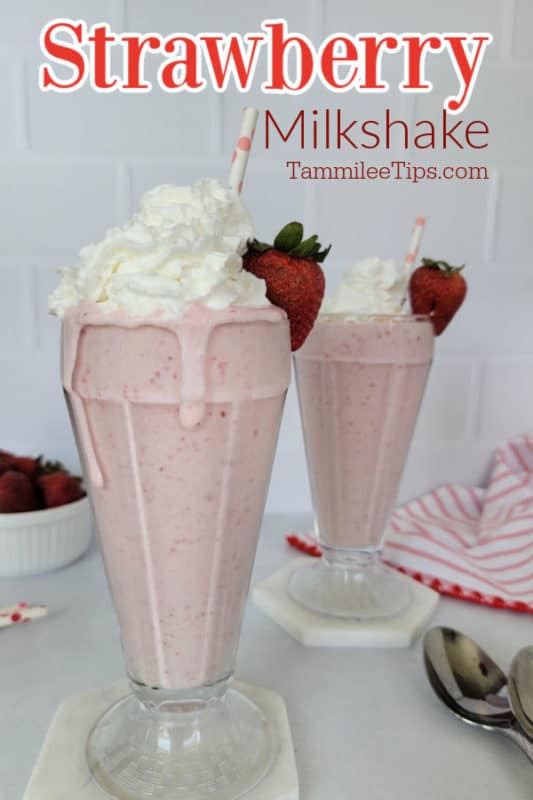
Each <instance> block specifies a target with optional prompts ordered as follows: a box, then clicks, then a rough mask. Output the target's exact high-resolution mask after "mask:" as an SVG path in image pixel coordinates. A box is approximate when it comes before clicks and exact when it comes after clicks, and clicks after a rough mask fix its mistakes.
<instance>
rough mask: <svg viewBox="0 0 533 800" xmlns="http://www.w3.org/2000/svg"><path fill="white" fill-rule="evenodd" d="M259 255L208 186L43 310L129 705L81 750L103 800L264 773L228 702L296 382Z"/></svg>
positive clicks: (233, 697)
mask: <svg viewBox="0 0 533 800" xmlns="http://www.w3.org/2000/svg"><path fill="white" fill-rule="evenodd" d="M251 237H252V228H251V224H250V220H249V217H248V215H247V213H246V211H245V209H244V207H243V205H242V202H241V200H240V198H239V196H238V195H237V194H236V192H235V191H233V190H231V189H226V188H224V187H223V186H221V185H220V184H219V183H218V182H217V181H214V180H203V181H200V182H198V183H197V184H195V185H194V186H192V187H175V186H162V187H157V188H156V189H154V190H152V191H151V192H149V193H148V194H147V195H145V196H144V198H143V199H142V202H141V206H140V210H139V212H138V213H137V214H136V215H135V217H134V218H133V220H132V221H131V222H130V223H128V224H127V225H125V226H124V227H123V228H120V229H113V230H111V231H109V232H108V234H107V235H106V237H105V239H104V241H103V242H101V243H100V244H97V245H92V246H90V247H88V248H85V249H84V250H82V252H81V258H80V263H79V265H78V267H77V268H76V269H74V270H68V271H65V272H64V275H63V279H62V282H61V284H60V286H59V287H58V289H57V290H56V292H55V293H54V295H53V296H52V298H51V309H52V311H53V312H55V313H56V314H58V315H59V316H61V317H62V319H63V356H62V378H63V385H64V388H65V393H66V397H67V402H68V406H69V410H70V413H71V418H72V422H73V427H74V430H75V432H76V437H77V444H78V448H79V451H80V456H81V459H82V462H83V466H84V474H85V478H86V483H87V487H88V489H89V493H90V496H91V500H92V504H93V508H94V511H95V515H96V519H97V523H98V528H99V532H100V541H101V547H102V552H103V557H104V562H105V568H106V572H107V576H108V581H109V585H110V588H111V593H112V597H113V602H114V605H115V609H116V612H117V616H118V619H119V623H120V629H121V638H122V646H123V651H124V657H125V661H126V666H127V670H128V674H129V676H130V679H131V684H132V689H133V692H134V695H135V697H132V696H130V697H128V698H126V700H125V701H121V703H120V704H118V706H116V707H114V708H112V709H111V710H110V711H109V712H107V713H106V715H104V718H103V720H102V722H101V723H100V724H99V725H97V727H96V728H95V730H94V732H93V734H92V735H91V738H90V741H89V750H88V753H89V764H90V767H91V771H92V773H93V775H94V777H95V778H96V780H97V782H98V783H99V784H100V785H101V786H102V787H103V788H104V789H106V790H107V791H108V792H110V793H111V794H113V796H121V797H122V796H124V797H126V796H127V797H128V798H144V797H152V796H153V794H152V792H153V789H154V781H156V782H157V787H158V792H159V793H158V794H157V796H158V797H160V798H162V800H163V798H167V797H168V798H171V797H176V796H177V795H176V794H175V792H176V787H181V789H182V793H180V794H179V796H180V797H184V798H189V797H191V798H193V797H197V796H204V795H203V794H201V792H200V791H199V790H198V789H197V788H195V787H201V786H202V785H203V783H206V787H207V788H209V792H210V794H209V796H210V797H211V796H212V797H213V798H218V797H219V796H220V797H224V798H230V797H234V796H235V797H236V796H238V795H239V796H240V792H241V791H242V789H243V787H244V788H246V787H249V786H250V785H253V784H254V783H256V782H257V780H259V779H260V778H261V776H262V774H264V772H265V769H267V768H268V765H269V763H270V759H271V757H272V752H273V745H272V741H271V736H270V733H269V731H268V726H267V725H266V722H265V720H264V719H263V718H262V716H261V714H260V712H259V710H258V709H257V707H256V706H254V705H253V704H252V703H251V702H250V701H249V700H248V699H247V698H246V697H244V696H243V695H241V694H240V693H238V692H236V691H235V690H234V689H228V682H229V681H230V679H231V676H232V673H233V669H234V663H235V656H236V650H237V645H238V640H239V634H240V628H241V622H242V615H243V610H244V605H245V600H246V597H247V592H248V585H249V581H250V575H251V570H252V565H253V560H254V556H255V550H256V545H257V537H258V533H259V528H260V524H261V519H262V515H263V510H264V504H265V499H266V493H267V489H268V483H269V478H270V471H271V467H272V461H273V456H274V451H275V446H276V440H277V435H278V429H279V424H280V420H281V413H282V409H283V402H284V397H285V393H286V390H287V387H288V384H289V380H290V338H289V325H288V321H287V316H286V314H285V312H284V311H282V310H280V309H279V308H276V307H275V306H272V305H271V304H270V303H269V301H268V300H267V299H266V296H265V285H264V282H263V281H262V280H259V279H258V278H256V277H255V276H253V275H251V274H249V273H248V272H246V271H244V270H243V269H242V253H243V252H244V250H245V248H246V242H247V241H248V239H250V238H251ZM139 701H140V702H139ZM192 710H194V713H192ZM170 712H173V714H172V716H169V715H170ZM163 718H164V719H165V725H167V727H168V729H169V730H170V729H171V732H170V733H169V732H168V730H167V734H166V735H168V736H169V737H170V741H169V743H167V745H165V746H166V747H167V749H168V750H169V752H170V751H171V754H172V759H171V760H170V761H167V760H165V759H164V758H163V757H162V755H161V753H162V746H161V744H160V743H159V744H158V742H159V738H160V736H161V724H162V719H163ZM192 739H195V740H196V741H197V744H198V750H197V752H196V753H195V755H194V758H192V757H191V756H190V748H189V749H188V745H187V742H190V741H192ZM204 743H205V747H204ZM163 749H164V748H163ZM218 752H220V757H216V756H215V754H216V753H218ZM219 762H220V763H219ZM222 762H223V763H222ZM154 776H155V777H154ZM134 779H135V780H134ZM184 781H185V782H186V783H187V785H186V786H185V785H184ZM189 784H190V785H189ZM228 786H230V787H231V786H233V787H234V788H233V789H231V791H230V790H229V789H228ZM207 788H206V789H205V790H206V791H207ZM126 790H127V791H128V792H129V793H127V794H121V792H125V791H126ZM219 790H220V792H219ZM202 791H204V789H202ZM232 792H233V793H232Z"/></svg>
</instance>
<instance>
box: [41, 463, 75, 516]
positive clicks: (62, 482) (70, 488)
mask: <svg viewBox="0 0 533 800" xmlns="http://www.w3.org/2000/svg"><path fill="white" fill-rule="evenodd" d="M37 486H38V487H39V490H40V492H41V496H42V499H43V503H44V505H45V507H46V508H55V507H56V506H65V505H67V503H73V502H74V501H75V500H79V499H80V498H81V497H84V496H85V492H84V491H83V489H82V486H81V483H80V480H79V478H75V477H74V476H73V475H70V474H69V473H68V472H65V471H63V470H58V471H56V472H49V473H45V474H44V475H40V476H39V477H38V478H37Z"/></svg>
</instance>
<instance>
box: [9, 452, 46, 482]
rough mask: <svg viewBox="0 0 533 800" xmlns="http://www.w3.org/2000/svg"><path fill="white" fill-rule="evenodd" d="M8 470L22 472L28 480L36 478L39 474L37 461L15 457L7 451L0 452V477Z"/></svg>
mask: <svg viewBox="0 0 533 800" xmlns="http://www.w3.org/2000/svg"><path fill="white" fill-rule="evenodd" d="M10 469H13V470H15V471H16V472H23V473H24V475H27V476H28V478H36V477H37V474H38V472H39V459H37V458H30V457H26V456H16V455H14V454H13V453H9V452H8V451H7V450H0V475H2V474H3V473H4V472H7V470H10Z"/></svg>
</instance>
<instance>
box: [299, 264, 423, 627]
mask: <svg viewBox="0 0 533 800" xmlns="http://www.w3.org/2000/svg"><path fill="white" fill-rule="evenodd" d="M404 292H405V281H404V280H403V279H402V277H401V276H400V275H399V273H398V271H397V269H396V266H395V265H394V263H393V262H383V261H380V260H379V259H367V260H366V261H363V262H361V263H359V264H356V265H355V266H354V267H353V268H352V270H350V271H349V272H348V273H347V274H346V275H345V277H344V279H343V281H342V283H341V285H340V287H339V289H338V291H337V293H336V294H335V295H333V296H332V297H331V298H326V300H325V301H324V304H323V306H322V310H321V313H320V316H319V318H318V322H317V324H316V325H315V327H314V329H313V331H312V332H311V334H310V336H309V338H308V339H307V341H306V343H305V344H304V346H303V347H302V348H301V349H300V350H299V351H298V352H297V353H296V356H295V364H296V377H297V384H298V396H299V401H300V409H301V418H302V425H303V431H304V439H305V447H306V454H307V464H308V470H309V479H310V484H311V492H312V497H313V506H314V510H315V516H316V526H317V534H318V537H319V540H320V544H321V546H322V547H323V550H324V557H323V559H322V560H321V562H320V563H318V564H316V565H314V566H313V567H304V568H302V569H300V570H297V571H296V572H295V573H294V574H293V576H292V579H291V583H290V587H289V588H290V593H291V595H292V596H293V598H294V599H296V600H298V602H300V603H302V604H303V605H306V606H307V607H311V608H313V610H317V611H320V612H322V613H327V614H331V615H335V616H343V617H360V618H372V617H384V616H389V615H391V614H394V613H398V612H399V611H401V610H402V608H404V607H405V606H406V605H407V603H408V602H409V592H408V588H407V589H406V586H405V581H401V580H399V579H397V577H396V575H395V574H394V573H393V572H391V571H388V570H386V568H384V567H383V566H382V565H381V564H379V561H378V558H379V553H380V549H381V545H382V540H383V535H384V531H385V527H386V524H387V520H388V517H389V515H390V514H391V512H392V509H393V506H394V502H395V500H396V496H397V493H398V489H399V485H400V480H401V477H402V472H403V468H404V464H405V461H406V458H407V454H408V452H409V447H410V444H411V439H412V435H413V431H414V427H415V423H416V419H417V414H418V409H419V406H420V402H421V400H422V396H423V393H424V387H425V383H426V378H427V374H428V370H429V366H430V363H431V358H432V353H433V339H434V337H433V328H432V324H431V322H430V320H429V318H428V317H424V316H413V315H411V314H409V313H402V299H403V296H404Z"/></svg>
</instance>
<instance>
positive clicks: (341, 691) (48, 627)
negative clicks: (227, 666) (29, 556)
mask: <svg viewBox="0 0 533 800" xmlns="http://www.w3.org/2000/svg"><path fill="white" fill-rule="evenodd" d="M309 521H310V517H309V515H281V514H271V515H268V516H267V517H266V519H265V523H264V526H263V531H262V534H261V540H260V545H259V550H258V556H257V562H256V566H255V571H254V576H253V582H254V583H255V582H257V581H258V580H262V579H263V578H265V577H267V576H268V575H270V574H271V573H272V572H273V571H274V570H276V569H278V568H279V567H280V566H281V565H282V564H283V563H285V561H287V560H288V559H289V558H291V557H294V555H296V554H295V553H294V552H293V551H289V549H288V548H287V547H285V545H284V542H283V534H284V533H286V532H288V531H289V530H291V531H294V530H305V528H306V524H308V523H309ZM18 600H27V601H28V602H35V601H43V602H47V603H48V604H49V606H50V609H51V612H52V613H51V614H50V616H49V617H48V618H47V619H45V620H43V621H42V622H40V623H32V624H29V625H24V626H23V625H20V626H15V627H13V628H8V629H6V630H4V631H2V632H0V710H1V711H0V720H1V722H0V741H1V742H2V746H1V748H0V800H20V798H21V796H22V793H23V790H24V788H25V786H26V783H27V782H28V779H29V776H30V774H31V771H32V767H33V764H34V761H35V759H36V757H37V754H38V752H39V749H40V746H41V743H42V741H43V738H44V735H45V733H46V730H47V727H48V724H49V722H50V720H51V718H52V716H53V714H54V712H55V710H56V707H57V705H58V704H59V703H60V702H61V700H63V699H64V698H65V697H66V696H67V695H71V694H75V693H77V692H80V691H83V690H85V689H88V688H93V687H97V686H99V685H102V684H105V683H109V682H112V681H115V680H117V678H121V677H123V674H124V672H123V666H122V659H121V653H120V645H119V639H118V627H117V624H116V621H115V617H114V614H113V612H112V609H111V603H110V598H109V594H108V591H107V587H106V583H105V578H104V572H103V569H102V564H101V560H100V556H99V554H98V552H97V550H96V549H95V548H93V549H92V550H91V552H90V553H89V555H87V556H86V557H84V558H83V559H82V560H81V561H79V562H78V563H76V564H73V565H72V566H70V567H66V568H65V569H62V570H59V571H57V572H54V573H50V574H48V575H43V576H39V577H36V578H24V579H0V606H3V605H8V604H11V603H13V602H15V601H18ZM434 621H435V623H439V624H449V625H452V626H454V627H456V628H459V629H460V630H463V631H465V632H467V633H469V634H471V635H473V636H474V637H475V638H477V639H478V640H479V641H480V643H481V644H483V645H484V646H485V647H486V649H487V650H488V652H489V653H490V654H491V655H493V656H494V658H495V660H496V661H497V662H498V663H500V665H501V666H503V667H507V666H508V664H509V661H510V659H511V657H512V655H513V653H514V652H515V651H516V650H517V649H519V648H520V647H522V646H524V645H527V644H531V643H532V642H533V618H532V617H531V615H524V614H516V613H512V612H507V611H495V610H491V609H486V608H481V607H478V606H473V605H470V604H468V603H463V602H460V601H457V600H448V599H445V598H443V599H442V600H441V601H440V605H439V608H438V610H437V615H436V617H435V618H434ZM237 675H238V677H239V678H240V679H242V680H244V681H247V682H249V683H255V684H259V685H262V686H266V687H269V688H272V689H275V690H277V691H278V692H280V693H281V694H282V695H283V696H284V697H285V699H286V701H287V706H288V711H289V717H290V722H291V727H292V736H293V742H294V746H295V750H296V762H297V765H298V771H299V776H300V798H301V800H354V798H361V800H363V798H364V800H389V798H391V800H392V799H393V800H422V799H423V798H429V797H430V798H431V800H463V798H464V800H477V798H479V799H480V800H481V799H482V800H504V799H505V800H508V799H509V800H526V798H527V800H530V798H531V796H532V793H533V765H530V764H529V762H528V761H527V760H526V758H525V756H523V755H522V753H520V751H519V750H518V749H516V748H515V747H514V746H513V745H512V744H511V743H510V742H508V741H507V740H505V739H503V738H501V737H499V736H496V735H490V734H485V733H483V732H482V731H479V730H476V729H473V728H470V727H468V726H466V725H463V724H461V722H459V721H458V720H456V719H455V718H454V717H452V716H451V714H449V712H448V711H447V710H446V709H445V708H444V707H443V706H442V705H441V704H440V703H439V701H438V700H436V698H435V697H434V695H433V693H432V691H431V689H430V688H429V685H428V683H427V681H426V678H425V675H424V671H423V666H422V659H421V649H420V642H417V644H416V645H415V646H414V647H412V648H410V649H407V650H334V649H331V650H330V649H315V648H305V647H303V646H302V645H300V644H298V643H297V642H296V641H294V640H293V639H291V638H290V637H289V636H288V635H287V634H286V633H285V632H284V631H283V630H282V629H281V628H279V627H278V626H277V625H275V624H274V623H273V622H271V621H270V620H269V619H267V618H266V617H265V616H264V615H263V614H261V612H260V611H258V610H257V609H256V608H254V607H253V606H252V604H251V603H250V602H249V603H248V609H247V613H246V618H245V623H244V628H243V632H242V637H241V644H240V649H239V656H238V661H237Z"/></svg>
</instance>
